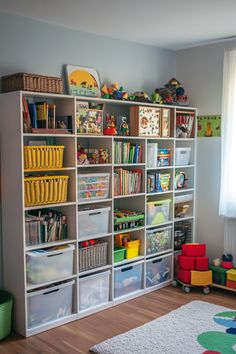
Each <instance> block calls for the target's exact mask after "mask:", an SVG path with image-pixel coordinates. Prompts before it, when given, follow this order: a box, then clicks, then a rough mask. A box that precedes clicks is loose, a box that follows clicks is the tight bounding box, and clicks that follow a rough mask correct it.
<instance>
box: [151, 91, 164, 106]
mask: <svg viewBox="0 0 236 354" xmlns="http://www.w3.org/2000/svg"><path fill="white" fill-rule="evenodd" d="M151 100H152V102H153V103H158V104H162V103H163V100H162V98H161V95H160V94H159V93H157V92H154V93H153V94H152V95H151Z"/></svg>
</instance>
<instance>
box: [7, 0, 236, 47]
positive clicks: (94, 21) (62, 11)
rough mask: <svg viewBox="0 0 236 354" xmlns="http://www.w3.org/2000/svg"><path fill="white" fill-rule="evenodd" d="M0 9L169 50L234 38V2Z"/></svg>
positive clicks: (120, 1)
mask: <svg viewBox="0 0 236 354" xmlns="http://www.w3.org/2000/svg"><path fill="white" fill-rule="evenodd" d="M0 11H3V12H8V13H12V14H15V15H20V16H25V17H29V18H32V19H35V20H40V21H45V22H48V23H52V24H56V25H60V26H63V27H67V28H71V29H76V30H81V31H85V32H90V33H95V34H98V35H103V36H108V37H112V38H117V39H122V40H128V41H133V42H138V43H143V44H148V45H153V46H158V47H162V48H168V49H172V50H179V49H183V48H187V47H192V46H196V45H200V44H205V43H209V42H212V41H218V40H221V39H228V38H231V37H233V38H234V36H236V20H235V15H236V1H235V0H177V1H176V0H20V1H19V0H8V1H5V0H0Z"/></svg>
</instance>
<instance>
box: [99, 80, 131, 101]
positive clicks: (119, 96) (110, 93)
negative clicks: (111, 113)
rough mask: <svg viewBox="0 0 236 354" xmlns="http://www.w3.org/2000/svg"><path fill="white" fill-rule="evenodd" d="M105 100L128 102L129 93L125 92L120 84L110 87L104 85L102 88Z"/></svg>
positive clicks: (115, 83)
mask: <svg viewBox="0 0 236 354" xmlns="http://www.w3.org/2000/svg"><path fill="white" fill-rule="evenodd" d="M101 92H102V97H103V98H111V99H114V100H127V99H128V93H127V92H123V87H122V86H119V83H118V82H114V83H113V84H111V86H110V87H107V85H106V84H104V85H103V86H102V88H101Z"/></svg>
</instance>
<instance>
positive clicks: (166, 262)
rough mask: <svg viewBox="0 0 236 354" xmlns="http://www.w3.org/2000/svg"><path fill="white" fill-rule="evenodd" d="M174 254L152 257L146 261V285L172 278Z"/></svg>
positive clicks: (149, 285)
mask: <svg viewBox="0 0 236 354" xmlns="http://www.w3.org/2000/svg"><path fill="white" fill-rule="evenodd" d="M172 263H173V257H172V255H165V256H161V257H158V258H154V259H150V260H148V261H147V263H146V287H147V288H149V287H151V286H154V285H158V284H161V283H164V282H166V281H168V280H171V278H172Z"/></svg>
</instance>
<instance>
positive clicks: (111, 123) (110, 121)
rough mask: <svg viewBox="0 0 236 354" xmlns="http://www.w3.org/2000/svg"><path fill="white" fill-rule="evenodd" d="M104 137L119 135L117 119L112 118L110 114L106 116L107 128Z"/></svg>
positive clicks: (104, 130)
mask: <svg viewBox="0 0 236 354" xmlns="http://www.w3.org/2000/svg"><path fill="white" fill-rule="evenodd" d="M103 134H104V135H117V130H116V123H115V117H114V116H112V115H111V116H110V114H109V113H107V115H106V128H104V129H103Z"/></svg>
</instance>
